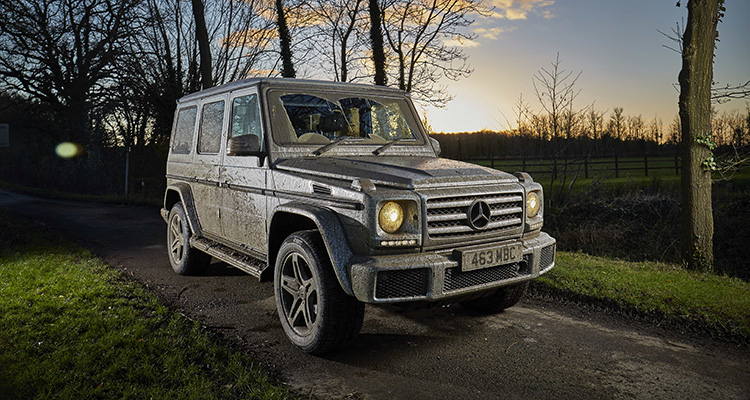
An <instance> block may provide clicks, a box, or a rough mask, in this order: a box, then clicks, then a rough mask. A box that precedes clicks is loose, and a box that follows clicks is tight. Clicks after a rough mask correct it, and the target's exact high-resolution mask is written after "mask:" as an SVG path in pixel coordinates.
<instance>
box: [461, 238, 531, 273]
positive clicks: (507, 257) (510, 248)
mask: <svg viewBox="0 0 750 400" xmlns="http://www.w3.org/2000/svg"><path fill="white" fill-rule="evenodd" d="M522 259H523V248H522V247H521V245H520V244H511V245H505V246H498V247H490V248H485V249H480V250H467V251H461V270H462V271H473V270H475V269H482V268H489V267H494V266H496V265H503V264H512V263H514V262H519V261H521V260H522Z"/></svg>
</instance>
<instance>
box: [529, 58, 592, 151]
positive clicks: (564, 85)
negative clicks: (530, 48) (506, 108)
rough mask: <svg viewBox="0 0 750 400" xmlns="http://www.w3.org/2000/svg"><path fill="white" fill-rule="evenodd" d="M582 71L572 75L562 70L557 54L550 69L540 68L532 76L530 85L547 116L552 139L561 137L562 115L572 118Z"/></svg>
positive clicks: (563, 122)
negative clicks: (577, 85) (531, 84)
mask: <svg viewBox="0 0 750 400" xmlns="http://www.w3.org/2000/svg"><path fill="white" fill-rule="evenodd" d="M581 73H582V71H580V72H578V73H577V74H576V75H573V71H568V70H565V69H562V67H561V65H560V53H557V57H556V58H555V62H553V63H552V64H551V66H550V68H541V69H539V71H537V72H536V74H534V77H533V78H532V83H533V84H534V92H535V93H536V97H537V99H539V103H540V104H541V106H542V109H543V110H544V113H545V114H546V115H547V116H548V123H549V133H550V135H551V137H552V138H558V137H561V136H562V133H563V130H564V127H565V121H564V115H565V113H568V118H572V117H573V115H574V114H575V113H574V112H573V101H574V100H575V99H576V97H578V95H579V94H580V93H581V90H580V89H576V88H575V84H576V82H577V81H578V78H579V77H580V76H581Z"/></svg>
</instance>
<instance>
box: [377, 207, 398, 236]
mask: <svg viewBox="0 0 750 400" xmlns="http://www.w3.org/2000/svg"><path fill="white" fill-rule="evenodd" d="M378 223H379V224H380V229H382V230H384V231H385V232H388V233H396V232H398V230H399V229H401V225H403V224H404V209H403V208H402V207H401V205H399V204H398V203H396V202H395V201H389V202H387V203H385V204H383V208H381V209H380V214H378Z"/></svg>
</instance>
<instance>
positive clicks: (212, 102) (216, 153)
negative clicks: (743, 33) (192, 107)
mask: <svg viewBox="0 0 750 400" xmlns="http://www.w3.org/2000/svg"><path fill="white" fill-rule="evenodd" d="M226 108H227V107H226V96H218V97H211V98H209V99H206V100H204V101H202V102H201V104H200V105H199V110H200V114H199V115H200V118H199V120H198V140H197V143H196V147H197V149H196V150H197V151H196V155H195V158H194V160H193V171H194V173H193V177H194V179H195V181H194V182H195V183H194V184H193V196H194V197H195V209H196V212H197V213H198V219H199V220H200V223H201V228H202V229H203V231H204V233H209V234H213V235H216V236H221V235H222V231H221V222H220V217H221V215H220V212H219V208H220V207H221V195H222V193H221V190H220V187H219V182H220V173H221V172H220V168H221V158H222V153H221V147H222V146H221V133H222V130H223V128H224V126H225V124H226V121H227V118H226V114H227V112H226Z"/></svg>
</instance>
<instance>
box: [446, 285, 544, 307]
mask: <svg viewBox="0 0 750 400" xmlns="http://www.w3.org/2000/svg"><path fill="white" fill-rule="evenodd" d="M527 287H529V283H528V282H525V283H519V284H516V285H512V286H505V287H501V288H499V289H497V290H495V291H494V292H493V293H491V294H488V295H486V296H484V297H480V298H478V299H473V300H468V301H464V302H462V303H461V305H462V306H464V307H465V308H468V309H469V310H472V311H475V312H479V313H483V314H491V313H496V312H500V311H503V310H505V309H506V308H510V307H513V306H514V305H516V303H518V300H521V297H522V296H523V294H524V293H525V292H526V288H527Z"/></svg>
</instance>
